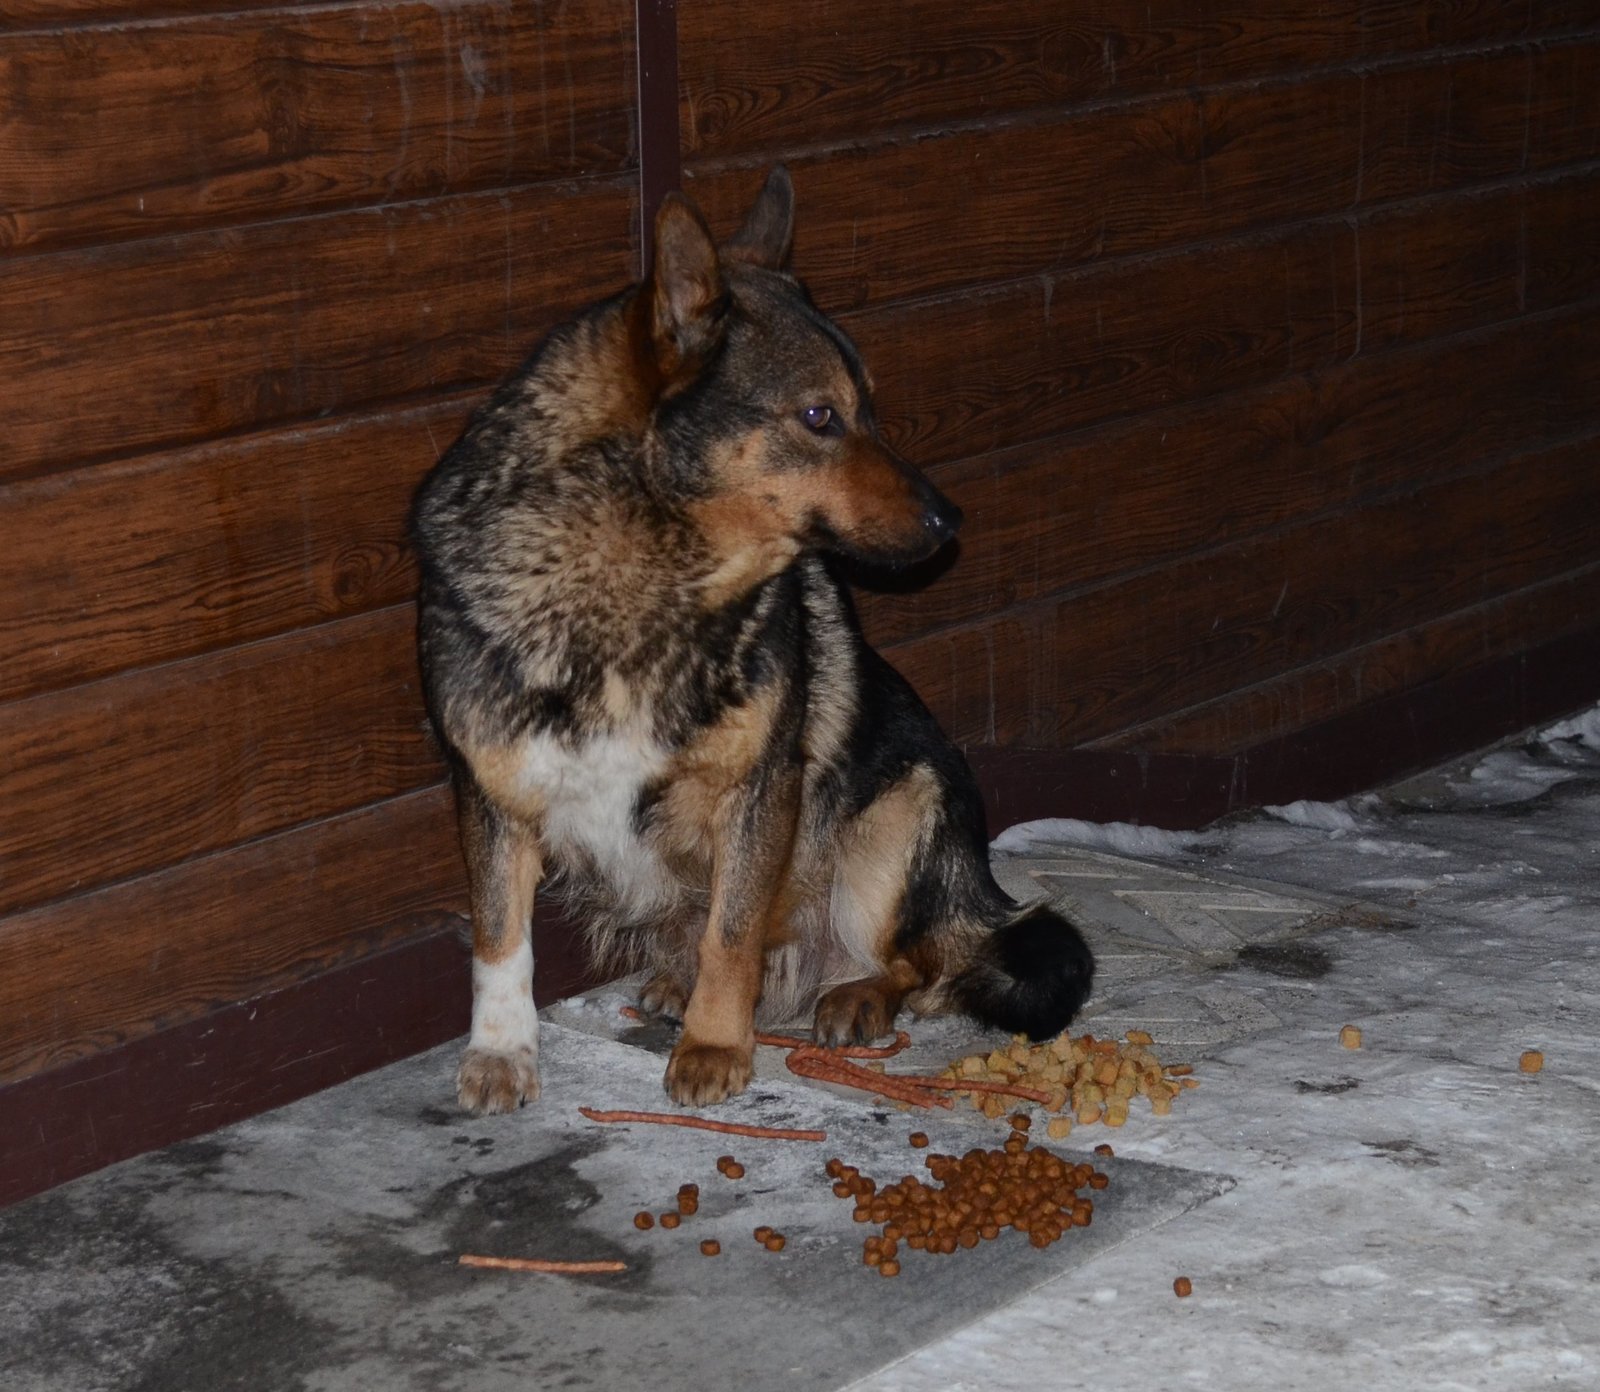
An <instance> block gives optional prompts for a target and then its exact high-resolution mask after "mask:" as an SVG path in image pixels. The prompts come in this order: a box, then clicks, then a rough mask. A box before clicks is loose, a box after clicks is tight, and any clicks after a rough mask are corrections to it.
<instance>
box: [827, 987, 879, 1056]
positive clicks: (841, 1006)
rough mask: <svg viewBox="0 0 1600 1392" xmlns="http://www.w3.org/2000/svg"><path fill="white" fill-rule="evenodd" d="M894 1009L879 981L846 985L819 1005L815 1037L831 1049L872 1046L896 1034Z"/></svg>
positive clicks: (828, 995) (836, 989) (829, 994)
mask: <svg viewBox="0 0 1600 1392" xmlns="http://www.w3.org/2000/svg"><path fill="white" fill-rule="evenodd" d="M894 1015H895V1012H894V1006H893V1005H892V1004H891V1003H890V1001H889V998H888V995H887V993H886V992H885V991H884V989H883V987H882V986H881V985H879V984H878V983H877V982H876V981H847V982H846V983H845V984H844V985H843V986H835V987H834V988H833V989H832V990H831V991H829V992H828V993H827V995H825V996H823V998H822V999H821V1000H820V1001H818V1002H817V1014H816V1019H815V1021H814V1022H813V1024H812V1033H813V1034H814V1035H815V1036H816V1040H817V1043H818V1044H822V1045H824V1046H826V1047H828V1048H830V1049H832V1048H837V1047H838V1046H839V1045H841V1044H870V1043H871V1042H872V1041H873V1040H874V1039H880V1038H882V1037H883V1036H884V1035H886V1034H890V1033H892V1032H893V1030H894Z"/></svg>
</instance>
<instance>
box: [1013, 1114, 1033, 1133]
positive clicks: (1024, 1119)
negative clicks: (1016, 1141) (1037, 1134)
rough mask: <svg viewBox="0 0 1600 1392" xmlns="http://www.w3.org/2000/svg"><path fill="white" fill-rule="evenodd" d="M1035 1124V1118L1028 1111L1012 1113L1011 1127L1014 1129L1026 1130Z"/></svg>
mask: <svg viewBox="0 0 1600 1392" xmlns="http://www.w3.org/2000/svg"><path fill="white" fill-rule="evenodd" d="M1032 1125H1033V1118H1032V1117H1031V1116H1029V1115H1028V1114H1027V1113H1026V1112H1013V1113H1012V1114H1011V1129H1012V1130H1013V1131H1026V1130H1027V1129H1028V1128H1029V1127H1030V1126H1032Z"/></svg>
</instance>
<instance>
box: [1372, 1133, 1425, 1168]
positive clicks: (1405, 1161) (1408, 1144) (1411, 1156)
mask: <svg viewBox="0 0 1600 1392" xmlns="http://www.w3.org/2000/svg"><path fill="white" fill-rule="evenodd" d="M1361 1144H1362V1145H1364V1146H1366V1147H1367V1149H1368V1150H1371V1151H1374V1152H1375V1158H1377V1159H1382V1160H1388V1161H1391V1162H1392V1163H1394V1164H1396V1165H1403V1166H1404V1167H1405V1168H1406V1169H1408V1170H1417V1169H1426V1170H1431V1169H1436V1168H1437V1167H1438V1164H1439V1152H1438V1151H1436V1150H1430V1149H1428V1147H1427V1146H1425V1145H1418V1144H1417V1142H1416V1141H1409V1140H1393V1141H1362V1142H1361Z"/></svg>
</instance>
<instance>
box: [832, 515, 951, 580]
mask: <svg viewBox="0 0 1600 1392" xmlns="http://www.w3.org/2000/svg"><path fill="white" fill-rule="evenodd" d="M940 501H941V502H944V503H945V508H944V509H943V510H942V511H940V512H938V513H937V514H935V513H933V512H932V511H930V512H928V513H925V514H924V516H923V518H922V519H921V521H920V525H919V526H918V527H917V528H915V529H908V530H906V531H904V532H899V533H895V532H890V531H888V530H887V529H884V530H883V531H877V530H874V531H870V532H851V533H845V532H841V531H839V530H838V529H837V528H835V527H833V526H831V525H830V524H829V523H828V522H827V521H826V519H824V518H822V517H814V518H813V519H812V521H811V525H810V527H809V528H808V529H807V545H808V546H810V547H812V548H814V549H816V550H819V551H831V552H833V553H834V554H835V555H839V556H843V557H845V558H846V559H848V560H851V561H857V562H860V563H861V564H862V565H868V566H873V567H877V568H881V569H885V570H903V569H905V568H906V567H908V566H914V565H917V564H918V563H920V562H922V561H926V560H928V559H930V558H931V557H933V556H935V555H937V554H938V552H939V551H940V550H942V549H943V548H944V546H945V544H946V543H947V542H949V541H950V540H952V539H953V538H954V536H955V534H956V531H957V529H958V528H959V527H960V526H961V509H960V508H958V507H956V505H955V504H954V503H950V502H948V500H945V499H941V500H940Z"/></svg>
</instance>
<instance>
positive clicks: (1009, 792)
mask: <svg viewBox="0 0 1600 1392" xmlns="http://www.w3.org/2000/svg"><path fill="white" fill-rule="evenodd" d="M1597 698H1600V628H1596V629H1595V630H1592V631H1590V632H1587V633H1584V634H1579V635H1576V636H1574V637H1570V638H1564V639H1560V640H1557V641H1554V642H1550V643H1545V644H1543V645H1541V646H1539V647H1537V648H1533V649H1530V650H1529V651H1528V652H1525V653H1521V654H1518V655H1516V656H1515V657H1511V658H1506V659H1503V660H1501V661H1497V662H1493V663H1489V664H1486V665H1485V666H1483V667H1479V668H1474V669H1472V670H1471V671H1468V672H1463V673H1459V674H1457V675H1455V676H1451V677H1445V678H1442V679H1440V680H1439V681H1436V682H1431V683H1428V684H1427V685H1425V686H1421V687H1417V688H1415V689H1413V690H1411V691H1407V692H1403V693H1400V694H1397V695H1394V696H1391V697H1387V698H1385V699H1383V700H1380V701H1374V702H1372V703H1371V704H1370V705H1366V706H1362V707H1360V708H1359V709H1357V710H1353V711H1350V712H1348V713H1347V714H1345V715H1341V716H1338V717H1336V718H1335V719H1332V720H1328V721H1324V722H1322V723H1321V724H1318V725H1314V726H1311V727H1308V728H1307V729H1305V730H1301V731H1298V732H1296V733H1294V734H1292V735H1287V736H1284V737H1282V738H1279V739H1273V740H1269V741H1266V742H1264V743H1263V744H1260V745H1257V746H1255V747H1253V748H1251V749H1247V750H1244V751H1243V752H1241V753H1238V754H1232V755H1226V756H1208V755H1188V754H1140V753H1137V752H1130V751H1121V750H1034V749H999V748H992V747H981V748H972V749H969V750H967V755H968V757H969V758H970V759H971V761H972V764H973V767H974V769H975V770H976V772H977V775H978V781H979V784H980V786H981V788H982V790H983V795H984V801H985V804H986V806H987V808H988V813H989V824H990V827H991V829H993V830H995V831H998V830H1000V829H1001V828H1003V827H1006V826H1010V825H1013V824H1015V823H1017V822H1021V821H1032V820H1035V819H1037V818H1041V817H1077V818H1082V819H1085V820H1089V821H1126V822H1143V823H1145V824H1148V825H1153V826H1164V827H1171V828H1190V827H1198V826H1203V825H1205V824H1206V823H1207V822H1211V821H1215V820H1216V819H1217V818H1218V817H1222V816H1226V815H1228V814H1230V813H1233V812H1238V811H1242V810H1244V809H1245V808H1248V807H1259V806H1264V805H1271V804H1275V803H1284V802H1292V801H1294V800H1296V799H1298V798H1318V799H1329V798H1339V797H1345V796H1347V795H1349V794H1351V793H1355V792H1359V791H1361V790H1362V789H1365V788H1370V787H1373V786H1374V785H1376V784H1379V783H1383V782H1386V781H1390V780H1392V779H1395V778H1400V777H1403V776H1405V775H1406V774H1408V773H1412V772H1415V771H1417V770H1419V769H1423V768H1426V767H1428V766H1430V765H1432V764H1436V763H1439V762H1442V761H1443V760H1445V759H1448V758H1451V757H1453V756H1455V755H1459V754H1463V753H1466V752H1468V751H1470V750H1472V749H1474V748H1478V747H1481V746H1482V745H1485V744H1490V743H1493V742H1494V741H1496V740H1498V739H1503V738H1504V737H1506V736H1507V735H1512V734H1515V733H1516V732H1517V731H1519V730H1522V729H1526V728H1527V727H1528V726H1530V725H1535V724H1538V723H1540V722H1541V721H1545V720H1550V719H1554V718H1556V717H1558V716H1561V715H1563V714H1565V713H1567V712H1569V711H1572V710H1576V709H1578V708H1580V707H1582V706H1584V705H1585V704H1587V703H1589V702H1592V701H1594V700H1596V699H1597ZM538 947H539V970H538V978H537V984H538V991H537V995H538V998H539V1000H540V1001H541V1002H544V1001H549V1000H555V999H559V998H560V997H561V996H563V995H567V994H570V993H571V992H573V991H576V990H579V989H581V988H583V987H584V986H585V985H587V984H592V978H590V977H589V976H588V968H587V963H586V962H585V960H584V958H583V954H582V952H581V951H580V947H579V939H578V935H577V934H576V933H575V932H574V931H573V929H572V927H571V925H570V924H567V923H565V922H563V921H562V920H561V919H559V918H554V919H553V920H551V921H547V922H545V923H544V924H543V926H542V928H541V931H540V933H539V944H538ZM467 963H468V952H467V947H466V944H465V941H464V937H463V934H462V932H461V924H460V922H459V920H455V919H450V920H446V921H443V922H441V923H439V924H438V925H437V926H436V927H434V928H432V929H431V930H428V931H425V932H423V933H422V934H421V935H419V936H418V937H416V938H415V939H413V940H411V941H409V942H407V943H404V944H402V945H401V946H398V947H394V948H390V949H387V950H385V951H383V952H379V953H375V954H374V955H373V956H371V957H368V958H364V959H362V960H361V961H358V962H353V963H350V964H348V965H346V966H342V967H337V968H334V969H333V970H330V971H326V972H322V973H320V974H318V975H316V976H313V977H310V978H308V979H306V980H304V981H299V982H295V983H294V984H292V985H289V986H285V987H283V988H281V989H280V990H277V991H273V992H270V993H268V994H266V995H263V996H260V997H258V998H257V999H255V1000H252V1001H245V1002H242V1003H240V1004H237V1005H229V1006H224V1007H223V1008H221V1009H219V1010H216V1011H213V1012H211V1013H209V1014H207V1015H204V1016H202V1017H201V1018H199V1019H196V1020H192V1021H189V1022H187V1023H185V1024H181V1025H176V1026H173V1027H172V1028H170V1029H166V1030H163V1031H160V1032H159V1033H156V1034H151V1035H147V1036H145V1037H143V1038H140V1039H136V1040H131V1041H129V1042H128V1043H126V1044H122V1045H119V1046H116V1047H114V1048H110V1049H107V1050H105V1051H104V1052H102V1053H98V1054H95V1055H93V1056H91V1057H89V1058H84V1059H80V1060H77V1061H75V1062H72V1063H68V1064H64V1065H62V1066H60V1067H58V1068H53V1069H51V1070H49V1071H48V1072H44V1073H40V1074H36V1075H34V1076H33V1077H30V1078H25V1079H23V1080H22V1081H20V1082H16V1083H12V1084H10V1085H9V1086H6V1087H3V1088H0V1137H3V1138H4V1142H3V1144H0V1204H6V1203H13V1202H16V1201H17V1200H19V1199H23V1198H26V1197H28V1196H29V1195H31V1194H36V1193H39V1192H41V1191H43V1190H45V1189H49V1188H52V1187H54V1186H55V1185H58V1184H62V1183H65V1182H66V1181H67V1180H69V1179H74V1178H76V1177H77V1176H79V1175H83V1174H88V1173H89V1172H90V1171H92V1170H96V1169H99V1168H101V1167H102V1166H105V1165H110V1164H114V1163H115V1162H117V1161H119V1160H125V1159H128V1158H129V1157H131V1156H134V1155H138V1154H141V1153H143V1152H145V1151H148V1150H154V1149H157V1148H159V1147H161V1146H164V1145H170V1144H172V1143H173V1142H175V1141H181V1140H185V1139H187V1138H189V1137H191V1136H196V1135H200V1134H202V1133H203V1132H207V1131H212V1130H215V1129H216V1128H218V1127H221V1126H226V1125H228V1124H230V1123H231V1122H235V1121H240V1120H243V1119H244V1118H245V1117H249V1116H254V1115H256V1114H257V1113H260V1112H264V1111H267V1110H269V1109H270V1108H273V1107H279V1106H283V1105H284V1104H285V1103H288V1102H292V1101H294V1100H295V1099H297V1098H300V1097H304V1096H307V1095H308V1094H310V1093H313V1092H317V1091H320V1090H321V1089H323V1088H327V1087H331V1086H333V1085H334V1084H336V1083H340V1082H344V1081H345V1080H346V1079H348V1078H352V1077H354V1076H356V1075H357V1074H359V1073H364V1072H367V1071H369V1070H371V1069H374V1068H378V1067H381V1066H382V1065H384V1064H387V1063H392V1062H394V1061H395V1060H397V1059H401V1058H405V1057H407V1056H409V1055H411V1054H415V1053H419V1052H421V1051H422V1050H424V1049H429V1048H432V1047H433V1046H434V1045H437V1044H442V1043H444V1042H445V1041H447V1040H449V1039H453V1038H456V1037H458V1036H459V1035H461V1034H463V1033H465V1031H466V1028H467V1023H468V1018H469V1009H470V986H469V975H468V969H467Z"/></svg>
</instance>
